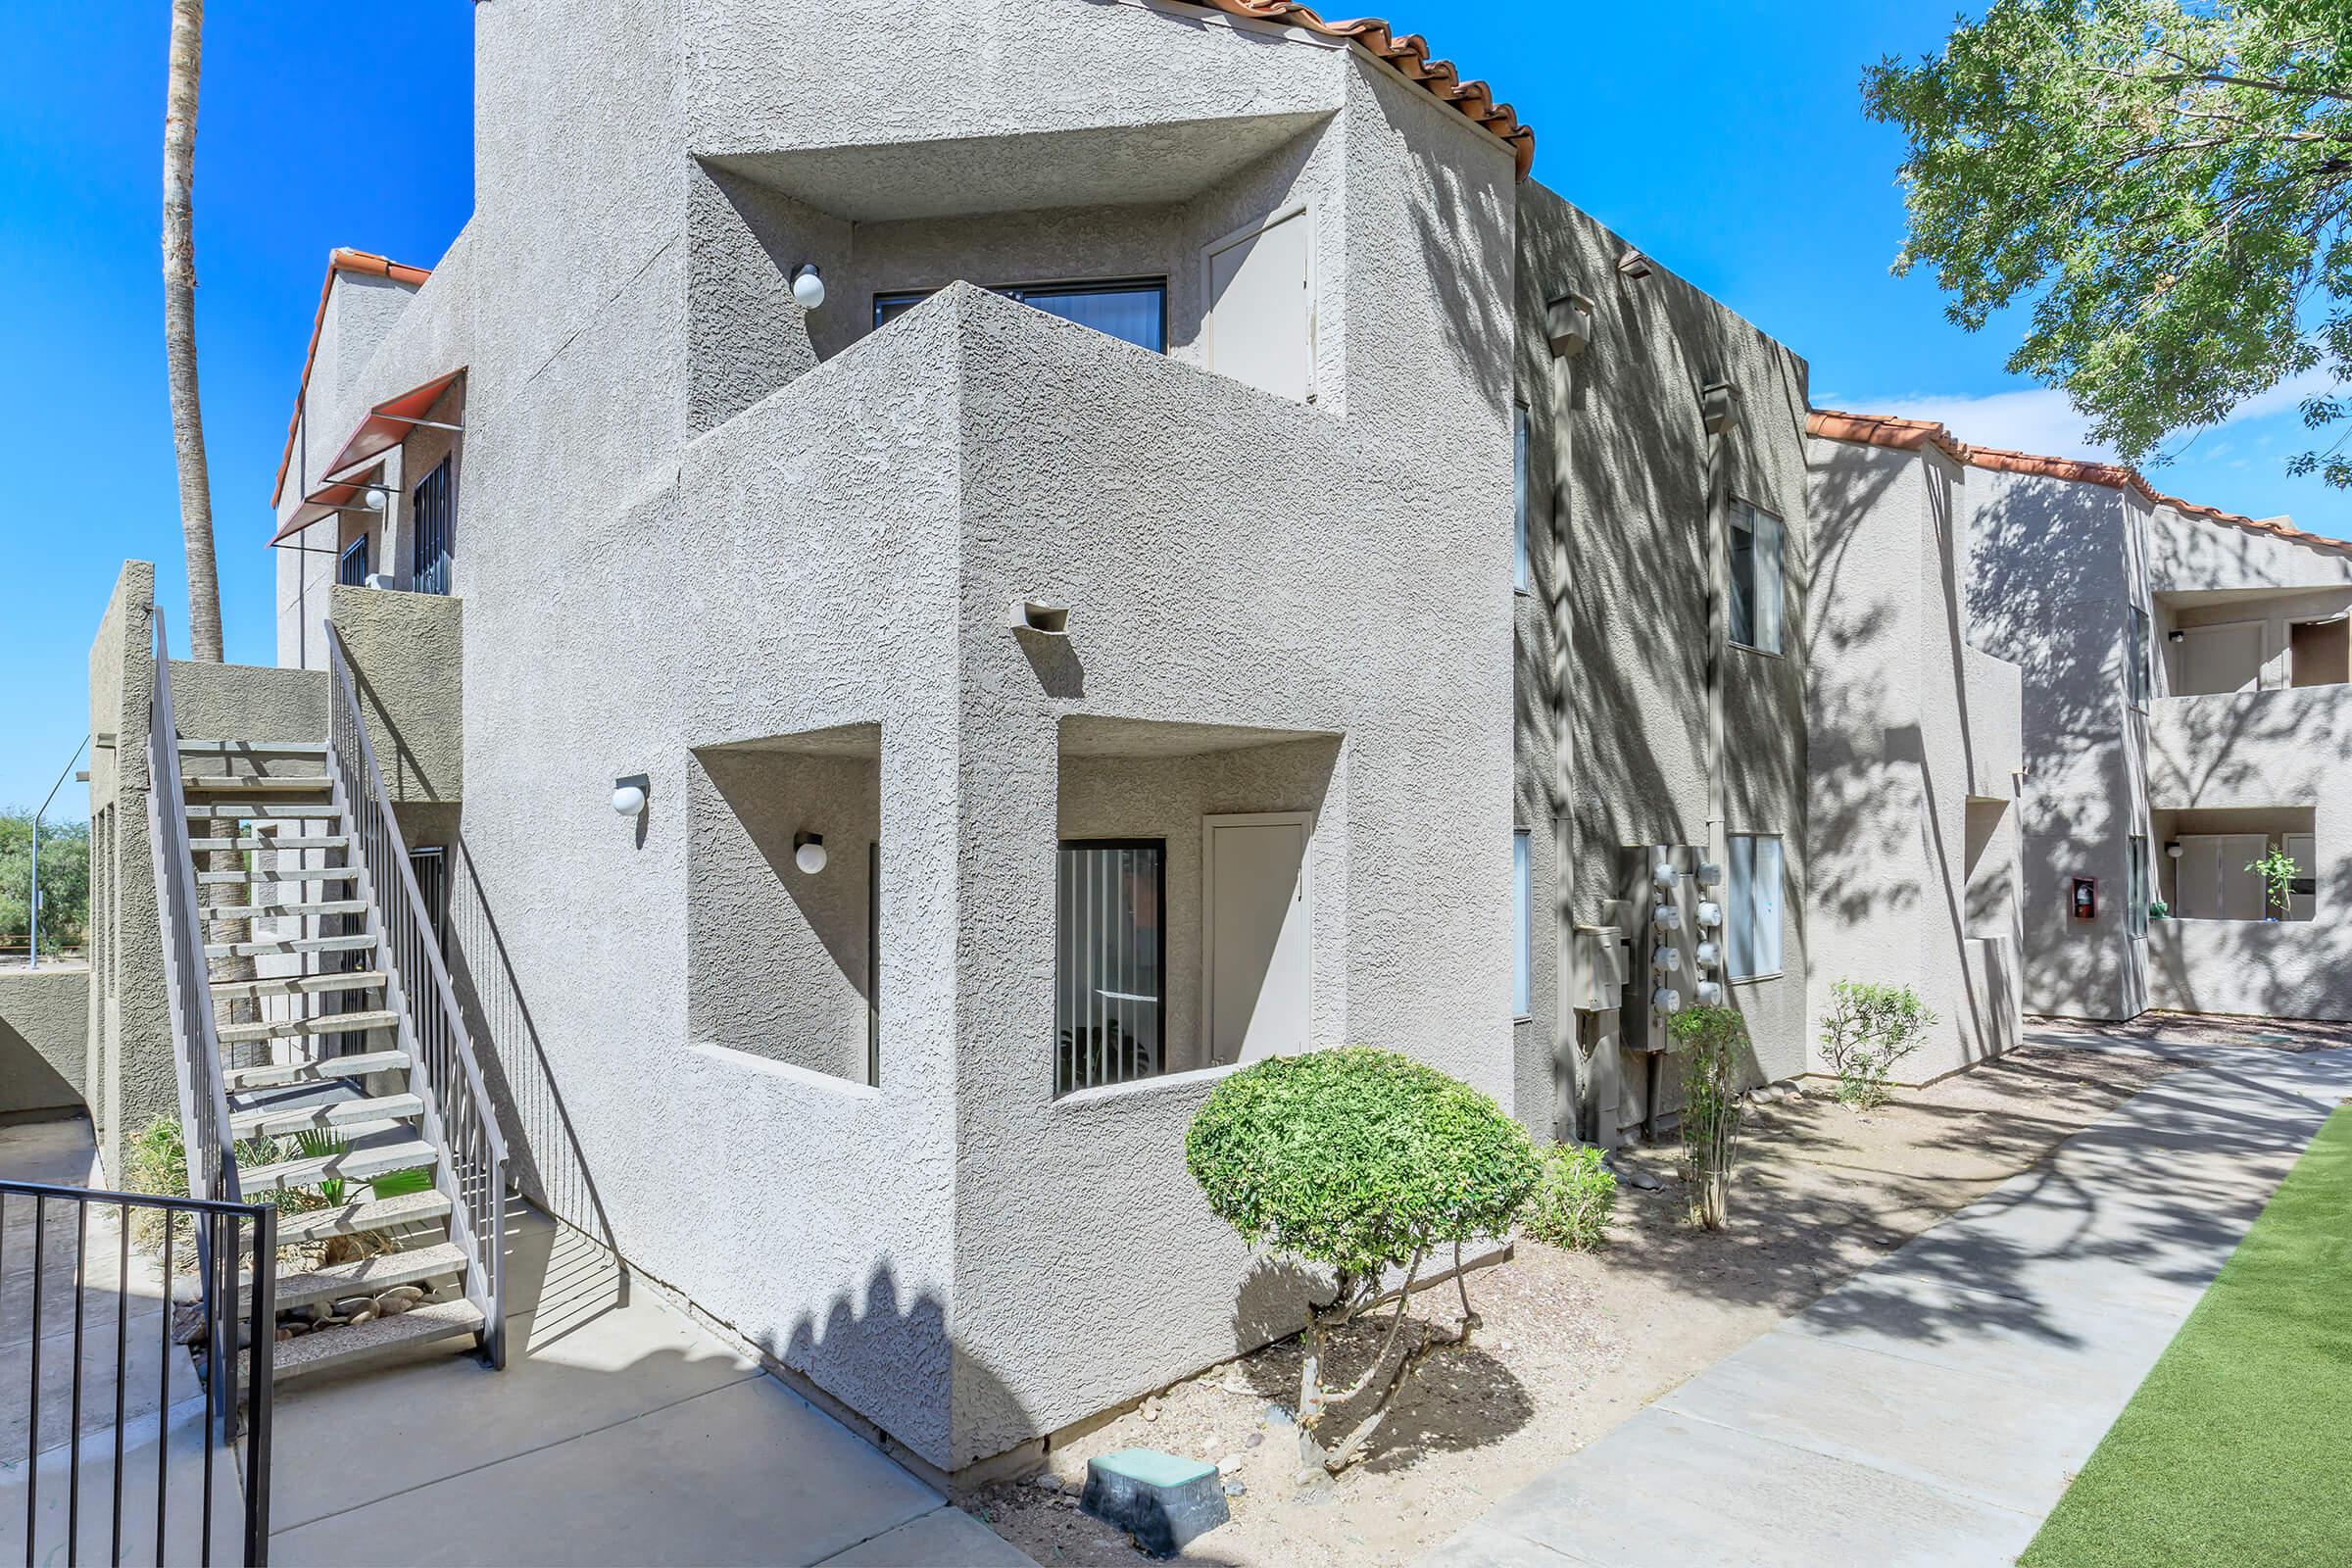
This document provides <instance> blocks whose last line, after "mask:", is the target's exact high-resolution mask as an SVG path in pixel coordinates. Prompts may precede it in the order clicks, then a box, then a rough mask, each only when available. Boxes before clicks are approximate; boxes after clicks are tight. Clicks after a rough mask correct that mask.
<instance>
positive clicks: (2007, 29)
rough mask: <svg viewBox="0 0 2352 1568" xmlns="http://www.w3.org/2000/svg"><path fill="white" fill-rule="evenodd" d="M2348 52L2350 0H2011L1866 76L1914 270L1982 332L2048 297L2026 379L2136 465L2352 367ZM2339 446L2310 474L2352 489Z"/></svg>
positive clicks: (2349, 374)
mask: <svg viewBox="0 0 2352 1568" xmlns="http://www.w3.org/2000/svg"><path fill="white" fill-rule="evenodd" d="M2348 44H2352V0H2189V3H2183V0H1994V4H1993V5H1992V6H1991V8H1990V9H1989V10H1987V11H1986V12H1985V16H1984V18H1983V19H1982V20H1981V21H1978V22H1974V23H1971V22H1967V21H1962V22H1961V23H1959V24H1958V25H1956V26H1955V28H1954V30H1953V32H1952V34H1951V37H1950V39H1949V40H1948V41H1947V42H1946V44H1945V46H1944V50H1943V52H1942V54H1940V55H1936V56H1931V57H1926V58H1923V59H1921V60H1920V61H1918V62H1917V63H1915V64H1905V63H1903V62H1901V61H1899V60H1896V59H1892V58H1889V59H1887V60H1885V61H1883V62H1882V63H1881V64H1879V65H1878V66H1876V67H1873V68H1872V69H1871V70H1870V71H1869V72H1868V73H1866V74H1865V76H1864V78H1863V96H1864V100H1865V103H1866V105H1867V108H1868V110H1869V113H1870V115H1871V116H1872V118H1874V119H1877V120H1881V121H1886V122H1889V123H1893V124H1895V125H1898V126H1900V127H1901V128H1902V129H1903V131H1904V132H1905V133H1906V135H1907V136H1908V137H1909V140H1910V151H1909V155H1908V157H1906V159H1905V160H1904V162H1903V165H1902V178H1903V183H1904V186H1905V188H1906V191H1907V200H1908V203H1909V207H1910V234H1909V237H1908V239H1907V240H1906V241H1905V243H1904V246H1903V250H1902V254H1901V256H1900V257H1899V258H1898V259H1897V261H1896V263H1895V270H1896V271H1897V272H1907V271H1909V270H1911V269H1912V268H1913V267H1916V266H1920V265H1922V264H1924V265H1926V266H1928V267H1930V268H1932V269H1933V270H1935V273H1936V280H1937V281H1938V282H1940V283H1941V284H1942V285H1943V287H1944V288H1945V289H1946V290H1947V291H1949V293H1950V294H1951V296H1952V298H1951V301H1950V303H1949V305H1948V306H1947V309H1946V314H1947V315H1949V316H1950V318H1951V319H1953V320H1954V321H1956V322H1958V323H1959V324H1960V325H1962V326H1964V327H1967V328H1968V329H1969V330H1971V331H1975V330H1977V329H1979V328H1981V327H1983V326H1984V325H1985V322H1986V320H1987V319H1990V318H1991V316H1992V314H1993V313H1994V312H1996V311H2001V310H2004V309H2006V308H2008V307H2010V306H2013V305H2022V304H2025V303H2028V302H2031V305H2032V311H2031V323H2030V327H2029V330H2028V331H2027V333H2026V337H2025V340H2024V342H2023V343H2022V344H2021V345H2020V346H2019V348H2018V350H2017V352H2016V353H2015V354H2013V355H2012V356H2011V357H2010V360H2009V368H2010V369H2011V370H2013V371H2016V372H2019V373H2023V374H2030V375H2033V376H2034V377H2035V378H2036V379H2038V380H2040V381H2042V382H2043V383H2045V384H2048V385H2053V386H2060V387H2063V388H2065V389H2066V391H2067V393H2068V395H2069V396H2070V397H2071V398H2072V399H2073V401H2074V404H2075V406H2076V407H2077V408H2078V409H2080V410H2082V412H2083V413H2085V414H2087V415H2089V416H2090V417H2092V419H2093V424H2092V432H2091V433H2092V434H2093V435H2094V436H2095V437H2096V438H2097V439H2099V440H2102V441H2106V442H2109V443H2111V444H2112V445H2113V446H2114V447H2115V448H2116V449H2117V450H2118V451H2119V452H2121V453H2122V454H2123V455H2124V456H2125V458H2127V459H2128V460H2130V461H2131V462H2134V463H2137V462H2145V461H2151V460H2153V461H2158V462H2161V461H2162V454H2161V452H2160V450H2159V448H2160V446H2161V444H2162V443H2163V442H2164V440H2165V439H2166V437H2168V436H2170V435H2172V434H2174V433H2176V432H2180V431H2193V430H2195V429H2198V428H2200V427H2202V426H2206V425H2211V424H2214V423H2217V422H2219V421H2220V420H2222V419H2223V418H2225V417H2228V416H2229V413H2230V411H2231V410H2233V409H2235V408H2237V407H2238V406H2239V405H2240V404H2242V403H2243V402H2245V400H2247V399H2248V398H2251V397H2253V396H2255V395H2256V394H2259V393H2263V392H2267V391H2270V390H2271V389H2272V388H2274V387H2277V386H2278V385H2279V384H2280V383H2281V382H2282V381H2285V380H2287V379H2288V378H2289V377H2293V376H2300V375H2305V374H2307V373H2309V372H2314V371H2318V372H2323V376H2324V377H2325V378H2327V379H2332V380H2334V381H2345V380H2352V308H2348V307H2352V241H2348V238H2347V231H2346V219H2347V202H2348V200H2352V58H2348V57H2347V45H2348ZM2302 407H2303V415H2304V419H2305V422H2306V423H2307V424H2308V425H2309V426H2310V427H2311V428H2313V429H2314V430H2325V429H2327V427H2328V426H2330V425H2335V424H2338V423H2341V422H2342V421H2343V420H2345V419H2346V417H2348V416H2352V408H2347V406H2346V404H2345V402H2344V401H2343V400H2342V399H2341V398H2340V397H2338V396H2336V395H2334V394H2332V393H2327V394H2323V395H2320V396H2315V397H2311V398H2309V399H2307V400H2306V401H2305V402H2304V403H2303V406H2302ZM2342 439H2343V437H2342V436H2341V435H2339V436H2337V438H2336V440H2335V442H2334V443H2333V444H2330V445H2327V446H2326V447H2325V448H2324V449H2322V450H2318V451H2312V452H2306V453H2304V454H2302V455H2301V456H2299V457H2297V458H2295V459H2294V460H2293V462H2292V464H2291V465H2290V466H2291V468H2292V469H2293V471H2296V472H2311V471H2315V470H2316V471H2319V472H2321V473H2323V474H2324V475H2325V476H2326V478H2327V482H2328V483H2330V484H2335V485H2352V457H2347V456H2345V455H2342V454H2341V452H2340V447H2341V445H2342Z"/></svg>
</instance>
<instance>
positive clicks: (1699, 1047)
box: [1666, 1006, 1750, 1231]
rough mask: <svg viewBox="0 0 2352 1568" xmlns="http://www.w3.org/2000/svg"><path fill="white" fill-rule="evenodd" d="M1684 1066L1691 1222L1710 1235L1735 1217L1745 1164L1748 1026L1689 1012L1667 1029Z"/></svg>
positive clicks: (1722, 1013)
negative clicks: (1737, 1184)
mask: <svg viewBox="0 0 2352 1568" xmlns="http://www.w3.org/2000/svg"><path fill="white" fill-rule="evenodd" d="M1666 1027H1667V1034H1668V1035H1669V1036H1670V1037H1671V1038H1672V1040H1673V1042H1674V1050H1675V1054H1677V1055H1678V1056H1680V1057H1681V1058H1682V1064H1683V1116H1682V1130H1683V1175H1684V1177H1685V1179H1686V1180H1687V1181H1688V1182H1689V1183H1690V1185H1691V1219H1692V1221H1694V1222H1695V1223H1697V1224H1698V1225H1701V1226H1703V1227H1704V1228H1706V1229H1708V1230H1711V1231H1719V1230H1721V1229H1723V1226H1724V1220H1725V1218H1726V1217H1727V1215H1728V1214H1729V1212H1730V1208H1731V1200H1732V1178H1733V1176H1734V1174H1735V1173H1736V1172H1737V1171H1738V1169H1739V1163H1740V1120H1741V1118H1742V1117H1743V1116H1744V1115H1745V1113H1746V1109H1745V1107H1744V1106H1743V1105H1742V1104H1741V1103H1740V1077H1741V1075H1742V1074H1743V1072H1744V1071H1745V1069H1746V1064H1747V1057H1748V1054H1749V1049H1750V1048H1749V1045H1748V1038H1747V1023H1746V1021H1745V1020H1744V1019H1742V1018H1741V1017H1740V1014H1739V1013H1737V1012H1735V1011H1733V1010H1732V1009H1731V1008H1729V1007H1713V1006H1700V1007H1686V1008H1684V1009H1683V1010H1682V1011H1681V1012H1678V1013H1676V1014H1675V1015H1674V1018H1673V1021H1672V1022H1670V1023H1669V1024H1668V1025H1667V1026H1666Z"/></svg>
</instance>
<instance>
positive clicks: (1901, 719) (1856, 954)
mask: <svg viewBox="0 0 2352 1568" xmlns="http://www.w3.org/2000/svg"><path fill="white" fill-rule="evenodd" d="M1807 445H1808V449H1809V451H1810V454H1811V460H1812V468H1813V521H1814V527H1815V530H1816V531H1815V539H1816V543H1817V547H1818V549H1817V554H1816V556H1815V573H1814V578H1813V590H1814V598H1813V603H1814V610H1815V614H1814V625H1813V636H1812V644H1811V648H1810V654H1811V660H1810V663H1811V679H1812V690H1811V694H1810V696H1811V704H1810V711H1809V712H1808V715H1807V717H1808V722H1809V724H1810V727H1811V751H1810V767H1811V775H1812V801H1811V822H1810V831H1811V842H1812V852H1813V853H1812V860H1811V870H1812V878H1811V881H1810V883H1809V885H1808V886H1807V888H1806V900H1807V905H1808V910H1809V917H1808V931H1807V934H1808V938H1809V941H1810V945H1811V952H1810V956H1811V958H1812V973H1811V976H1810V984H1809V992H1810V1002H1811V1006H1812V1009H1813V1015H1814V1018H1815V1020H1816V1027H1815V1030H1814V1038H1813V1040H1812V1042H1811V1046H1812V1055H1811V1058H1810V1064H1811V1066H1812V1067H1813V1068H1814V1070H1816V1071H1822V1070H1827V1068H1828V1065H1829V1064H1828V1060H1827V1057H1826V1055H1825V1054H1824V1053H1823V1051H1822V1046H1821V1040H1820V1029H1819V1022H1820V1020H1821V1019H1822V1018H1824V1017H1825V1016H1826V1015H1827V1014H1828V1013H1829V1012H1830V1010H1831V1008H1832V1006H1833V1005H1834V999H1833V996H1832V989H1831V988H1832V986H1833V985H1834V984H1835V982H1837V981H1838V980H1863V981H1877V982H1882V983H1887V984H1895V985H1907V986H1910V987H1912V988H1913V989H1915V990H1916V991H1917V992H1918V993H1919V995H1920V997H1921V999H1922V1000H1923V1001H1924V1002H1926V1003H1927V1005H1929V1006H1930V1007H1931V1008H1933V1009H1934V1010H1935V1012H1936V1017H1937V1020H1938V1022H1937V1026H1936V1030H1935V1031H1934V1032H1933V1033H1932V1034H1931V1036H1930V1037H1929V1039H1928V1040H1927V1042H1926V1043H1925V1044H1924V1045H1923V1046H1922V1047H1921V1049H1920V1050H1919V1052H1918V1053H1917V1054H1915V1055H1913V1056H1911V1057H1909V1058H1908V1059H1907V1060H1905V1061H1904V1062H1903V1063H1902V1064H1901V1066H1900V1067H1899V1068H1898V1069H1897V1072H1898V1076H1899V1077H1900V1078H1902V1079H1903V1080H1904V1081H1907V1082H1918V1081H1921V1080H1923V1079H1927V1078H1933V1077H1936V1076H1938V1075H1940V1074H1942V1073H1946V1072H1950V1071H1953V1070H1955V1069H1957V1068H1960V1067H1963V1066H1967V1065H1969V1064H1970V1063H1971V1062H1974V1061H1977V1060H1980V1059H1982V1057H1983V1056H1985V1054H1991V1053H1992V1052H1994V1051H1997V1050H1999V1049H2002V1047H2003V1046H2004V1045H2005V1044H2006V1043H2007V1042H2010V1041H2012V1040H2014V1039H2015V1037H2016V1035H2017V1031H2018V1025H2019V1019H2020V1012H2021V1008H2022V1004H2023V998H2022V997H2021V996H2020V995H2019V993H2018V989H2017V986H2016V984H2015V977H2014V976H2013V974H2011V973H2010V971H2009V965H2008V960H2009V958H2010V957H2011V956H2013V955H2014V953H2015V945H2016V939H2017V930H2016V920H2017V918H2018V908H2017V899H2016V897H2015V895H2014V892H2013V887H2012V884H2013V880H2014V876H2015V855H2014V853H2013V849H2012V844H2013V841H2014V838H2015V833H2016V827H2015V813H2014V807H2013V806H2011V805H2010V804H2009V802H2010V799H2011V797H2013V796H2014V795H2015V793H2016V781H2015V777H2014V774H2015V771H2016V768H2017V766H2018V761H2019V752H2020V746H2021V727H2020V726H2021V722H2022V720H2021V714H2020V711H2019V690H2020V688H2019V674H2020V672H2019V671H2018V669H2017V667H2016V666H2015V665H2013V664H2007V663H2004V662H2000V661H1997V660H1994V659H1991V658H1988V657H1987V656H1985V654H1983V653H1980V652H1979V651H1977V650H1976V649H1974V648H1972V647H1970V646H1969V643H1968V638H1969V636H1970V634H1971V627H1970V625H1969V616H1968V611H1967V606H1966V603H1965V596H1964V592H1963V589H1962V583H1961V573H1962V571H1963V570H1964V568H1965V565H1966V563H1967V560H1968V538H1967V527H1968V521H1969V517H1968V507H1967V502H1966V494H1967V486H1968V484H1969V483H1970V482H1971V480H1972V479H1973V478H1974V476H1975V474H1974V471H1972V470H1968V469H1964V468H1962V467H1961V466H1959V465H1957V464H1955V463H1953V462H1952V461H1951V460H1949V459H1948V458H1946V457H1944V456H1943V455H1942V454H1941V453H1939V452H1936V451H1934V450H1932V449H1931V450H1925V451H1919V452H1901V451H1894V450H1890V449H1887V448H1884V447H1874V446H1868V445H1863V444H1859V443H1854V442H1845V441H1833V440H1826V439H1819V438H1816V439H1813V440H1811V441H1809V442H1808V443H1807Z"/></svg>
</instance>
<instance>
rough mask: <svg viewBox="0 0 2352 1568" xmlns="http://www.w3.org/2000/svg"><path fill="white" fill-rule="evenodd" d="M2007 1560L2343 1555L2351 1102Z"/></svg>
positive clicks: (2351, 1424) (2075, 1566)
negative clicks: (2029, 1539)
mask: <svg viewBox="0 0 2352 1568" xmlns="http://www.w3.org/2000/svg"><path fill="white" fill-rule="evenodd" d="M2018 1561H2019V1562H2020V1563H2021V1564H2022V1565H2024V1568H2109V1565H2114V1568H2125V1565H2129V1568H2168V1565H2171V1564H2181V1565H2191V1564H2193V1565H2195V1568H2214V1565H2218V1564H2225V1563H2226V1564H2245V1565H2247V1568H2267V1565H2271V1564H2278V1565H2279V1568H2289V1565H2291V1568H2307V1565H2312V1564H2339V1565H2340V1564H2348V1563H2352V1105H2347V1106H2344V1107H2341V1108H2339V1109H2338V1110H2337V1111H2336V1112H2335V1113H2334V1114H2333V1115H2332V1116H2330V1117H2329V1118H2328V1119H2327V1125H2326V1126H2325V1127H2324V1128H2322V1129H2321V1131H2320V1135H2319V1136H2318V1137H2317V1138H2315V1139H2313V1140H2312V1142H2311V1147H2310V1148H2309V1149H2307V1150H2305V1151H2304V1152H2303V1157H2302V1158H2301V1159H2299V1160H2297V1161H2296V1162H2295V1167H2294V1169H2293V1170H2292V1171H2290V1172H2288V1173H2287V1178H2286V1181H2285V1182H2284V1183H2283V1184H2282V1185H2281V1186H2280V1187H2279V1189H2278V1192H2277V1193H2275V1194H2273V1195H2272V1197H2271V1201H2270V1205H2269V1206H2268V1207H2267V1208H2265V1209H2264V1210H2263V1211H2262V1215H2261V1217H2260V1218H2259V1219H2257V1220H2256V1221H2255V1222H2254V1228H2253V1229H2252V1230H2250V1231H2248V1232H2247V1233H2246V1239H2245V1240H2244V1241H2243V1242H2241V1243H2240V1244H2239V1245H2238V1249H2237V1250H2236V1251H2235V1252H2234V1253H2232V1254H2231V1255H2230V1258H2229V1262H2228V1263H2227V1264H2225V1265H2224V1266H2223V1268H2222V1272H2221V1274H2220V1276H2219V1277H2218V1278H2216V1279H2215V1280H2214V1282H2213V1286H2212V1288H2211V1289H2210V1290H2208V1291H2207V1292H2206V1293H2205V1297H2204V1299H2202V1300H2200V1301H2198V1302H2197V1306H2196V1310H2195V1311H2193V1312H2191V1313H2190V1314H2189V1316H2188V1321H2187V1322H2185V1323H2183V1324H2181V1325H2180V1333H2179V1334H2178V1335H2176V1336H2175V1337H2174V1339H2173V1343H2172V1344H2171V1346H2169V1347H2168V1348H2166V1350H2165V1352H2164V1355H2163V1357H2162V1358H2161V1359H2160V1360H2158V1361H2157V1363H2156V1365H2155V1367H2154V1369H2153V1370H2151V1371H2150V1372H2149V1373H2148V1376H2147V1381H2145V1382H2143V1383H2142V1384H2140V1386H2139V1392H2138V1393H2136V1394H2134V1395H2133V1396H2132V1397H2131V1403H2130V1404H2128V1405H2126V1406H2125V1407H2124V1413H2123V1414H2122V1415H2121V1416H2120V1417H2118V1418H2117V1420H2116V1423H2115V1425H2114V1426H2113V1427H2111V1428H2109V1429H2108V1433H2107V1436H2106V1438H2105V1439H2104V1440H2103V1441H2102V1442H2101V1443H2100V1444H2099V1446H2098V1450H2097V1451H2096V1452H2094V1453H2093V1454H2092V1455H2091V1456H2090V1462H2089V1463H2088V1464H2086V1465H2084V1466H2083V1467H2082V1474H2081V1475H2080V1476H2078V1477H2077V1478H2076V1479H2075V1484H2074V1485H2073V1486H2072V1487H2070V1488H2068V1489H2067V1494H2066V1496H2065V1498H2064V1499H2063V1500H2062V1501H2060V1503H2059V1504H2058V1509H2057V1511H2056V1512H2055V1513H2053V1514H2051V1515H2050V1517H2049V1518H2048V1520H2047V1521H2045V1522H2044V1523H2043V1525H2042V1527H2041V1533H2040V1534H2039V1535H2037V1536H2035V1537H2034V1544H2033V1545H2032V1546H2030V1547H2028V1548H2027V1550H2026V1554H2025V1555H2024V1556H2023V1557H2021V1558H2019V1559H2018Z"/></svg>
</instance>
